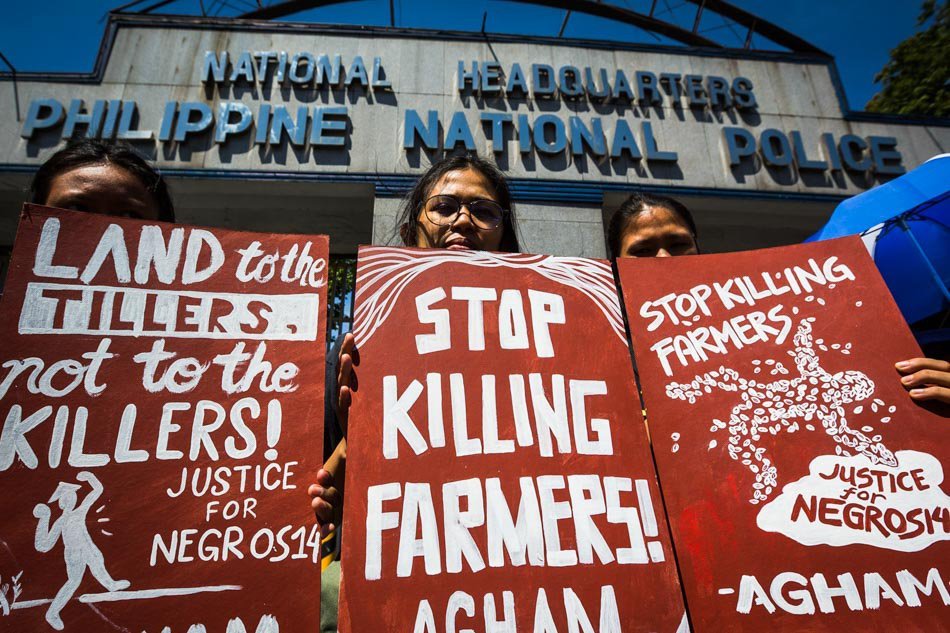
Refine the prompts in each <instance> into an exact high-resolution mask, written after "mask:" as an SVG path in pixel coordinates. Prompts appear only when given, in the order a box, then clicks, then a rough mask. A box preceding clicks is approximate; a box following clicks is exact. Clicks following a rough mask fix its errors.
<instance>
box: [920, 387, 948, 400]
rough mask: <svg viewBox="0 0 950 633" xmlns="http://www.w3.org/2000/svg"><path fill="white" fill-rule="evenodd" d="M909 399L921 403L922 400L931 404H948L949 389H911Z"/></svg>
mask: <svg viewBox="0 0 950 633" xmlns="http://www.w3.org/2000/svg"><path fill="white" fill-rule="evenodd" d="M910 397H911V398H913V399H914V400H918V401H921V402H922V401H924V400H929V401H933V402H943V403H944V404H950V389H948V388H947V387H922V388H919V389H911V390H910Z"/></svg>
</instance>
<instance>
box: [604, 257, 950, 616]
mask: <svg viewBox="0 0 950 633" xmlns="http://www.w3.org/2000/svg"><path fill="white" fill-rule="evenodd" d="M618 270H619V274H620V280H621V285H622V288H623V295H624V301H625V304H626V309H627V315H628V319H629V323H630V330H631V334H632V337H633V344H634V351H635V353H636V360H637V365H638V367H639V370H640V378H641V384H642V387H643V398H644V402H645V404H646V409H647V420H648V424H649V427H650V432H651V436H652V439H653V446H654V452H655V454H656V460H657V468H658V471H659V478H660V483H661V485H662V487H663V494H664V498H665V500H666V506H667V510H668V512H669V520H670V524H671V529H672V531H673V538H674V545H675V547H676V552H677V555H678V559H679V564H680V571H681V573H682V576H681V578H682V581H683V584H684V587H685V590H686V600H687V604H688V606H689V610H690V614H691V619H692V624H693V626H694V630H696V631H699V632H702V631H727V630H747V631H800V630H809V631H856V630H861V631H871V630H875V631H883V630H895V631H896V630H899V631H936V630H941V629H944V628H946V624H947V614H948V610H947V605H948V604H950V594H948V588H947V581H948V580H950V573H948V572H950V569H948V568H947V563H948V561H950V558H948V553H950V543H948V540H947V539H948V538H950V507H948V502H950V499H948V497H947V495H946V494H945V493H944V491H943V488H942V486H943V485H944V484H943V479H944V465H945V464H947V457H948V444H947V440H948V433H950V431H948V427H947V422H946V420H943V419H941V418H939V417H938V416H936V415H934V414H932V413H930V412H928V411H927V410H925V409H923V408H921V407H919V406H917V405H916V404H914V403H913V402H912V401H911V399H910V398H909V397H908V395H907V394H906V393H905V390H904V389H903V388H902V386H901V383H900V380H899V375H898V373H897V371H896V370H895V367H894V363H896V362H897V361H899V360H904V359H908V358H913V357H916V356H920V350H919V348H918V347H917V345H916V343H915V341H914V339H913V337H912V335H911V333H910V331H909V330H908V328H907V326H906V325H905V324H904V322H903V320H902V318H901V316H900V313H899V312H898V309H897V307H896V306H895V305H894V302H893V300H892V299H891V297H890V295H889V293H888V291H887V288H886V287H885V285H884V283H883V281H882V280H881V278H880V275H879V274H878V272H877V270H876V269H875V268H874V264H873V263H872V261H871V259H870V258H869V257H868V255H867V252H866V251H865V249H864V247H863V245H862V243H861V241H860V240H859V239H858V238H845V239H841V240H833V241H828V242H819V243H815V244H808V245H801V246H791V247H785V248H775V249H770V250H763V251H750V252H744V253H734V254H728V255H708V256H696V257H680V258H674V259H666V260H657V259H651V260H639V259H637V260H620V261H618Z"/></svg>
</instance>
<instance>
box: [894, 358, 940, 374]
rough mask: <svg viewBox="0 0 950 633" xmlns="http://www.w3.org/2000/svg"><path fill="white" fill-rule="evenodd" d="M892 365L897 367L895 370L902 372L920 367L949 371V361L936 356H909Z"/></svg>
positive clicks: (908, 371) (915, 370)
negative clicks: (907, 358)
mask: <svg viewBox="0 0 950 633" xmlns="http://www.w3.org/2000/svg"><path fill="white" fill-rule="evenodd" d="M894 366H895V367H897V371H899V372H900V373H902V374H912V373H914V372H917V371H920V370H922V369H932V370H934V371H941V372H950V363H948V362H947V361H945V360H938V359H936V358H911V359H909V360H902V361H901V362H899V363H897V364H895V365H894Z"/></svg>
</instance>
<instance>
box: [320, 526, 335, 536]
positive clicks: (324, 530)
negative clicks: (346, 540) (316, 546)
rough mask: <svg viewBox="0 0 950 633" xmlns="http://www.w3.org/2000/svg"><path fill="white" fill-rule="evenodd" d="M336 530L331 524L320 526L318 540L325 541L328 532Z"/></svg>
mask: <svg viewBox="0 0 950 633" xmlns="http://www.w3.org/2000/svg"><path fill="white" fill-rule="evenodd" d="M335 529H336V526H335V525H334V524H333V523H324V524H321V525H320V540H323V539H325V538H326V537H328V536H329V535H330V532H332V531H333V530H335Z"/></svg>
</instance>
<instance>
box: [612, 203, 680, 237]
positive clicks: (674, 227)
mask: <svg viewBox="0 0 950 633" xmlns="http://www.w3.org/2000/svg"><path fill="white" fill-rule="evenodd" d="M656 232H662V233H664V234H666V233H687V234H688V233H690V230H689V227H688V226H687V225H686V222H685V221H684V220H683V218H681V217H680V216H679V214H677V213H675V212H674V211H673V210H672V209H668V208H666V207H661V206H647V207H644V209H643V211H641V212H640V213H638V214H636V215H634V216H631V217H629V218H627V224H626V226H624V235H625V237H628V238H633V237H635V236H637V235H644V234H652V233H656Z"/></svg>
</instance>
